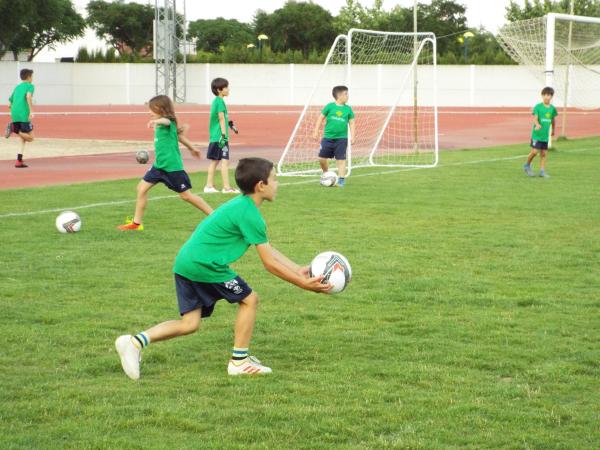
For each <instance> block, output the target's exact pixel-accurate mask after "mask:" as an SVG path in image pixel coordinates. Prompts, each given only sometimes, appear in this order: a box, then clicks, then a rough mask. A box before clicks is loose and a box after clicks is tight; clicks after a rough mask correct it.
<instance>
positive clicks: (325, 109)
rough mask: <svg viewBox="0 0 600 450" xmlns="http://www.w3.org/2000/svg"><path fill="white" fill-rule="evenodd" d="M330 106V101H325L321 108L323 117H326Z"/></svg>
mask: <svg viewBox="0 0 600 450" xmlns="http://www.w3.org/2000/svg"><path fill="white" fill-rule="evenodd" d="M330 106H331V103H327V104H326V105H325V106H324V107H323V109H322V110H321V114H323V115H324V116H325V117H327V115H328V114H329V107H330Z"/></svg>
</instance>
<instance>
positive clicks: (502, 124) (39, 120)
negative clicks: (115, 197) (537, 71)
mask: <svg viewBox="0 0 600 450" xmlns="http://www.w3.org/2000/svg"><path fill="white" fill-rule="evenodd" d="M208 111H209V108H208V107H207V106H205V105H178V107H177V114H178V118H179V121H180V122H181V123H187V124H189V125H190V130H189V136H190V138H191V139H192V140H193V141H195V142H206V141H207V140H208ZM300 112H301V108H299V107H291V106H290V107H286V106H235V105H233V106H230V107H229V116H230V118H231V119H233V120H234V121H235V123H236V125H237V127H238V129H239V130H240V134H239V135H234V136H232V137H231V147H232V149H231V154H232V163H233V164H232V165H234V164H235V162H236V161H237V160H239V159H240V158H243V157H246V156H250V155H252V156H262V157H266V158H270V159H272V160H275V161H276V160H277V159H278V157H279V155H280V153H281V151H282V149H283V148H284V147H285V144H286V143H287V140H288V138H289V136H290V134H291V132H292V130H293V128H294V125H295V124H296V121H297V119H298V117H299V114H300ZM529 114H530V112H529V109H527V108H485V109H484V108H440V110H439V142H440V149H441V150H452V149H463V148H481V147H486V146H495V145H503V144H517V143H524V145H526V144H525V143H526V142H527V141H528V140H529V135H530V134H529V133H530V129H531V125H530V124H531V120H530V118H529ZM569 114H570V116H569V117H570V120H569V124H568V126H569V137H573V138H575V137H584V136H596V135H600V111H598V110H595V111H587V112H586V111H572V112H571V111H570V112H569ZM5 117H6V116H5ZM148 119H149V114H148V113H147V108H146V107H145V106H143V105H135V106H132V105H120V106H106V105H103V106H37V107H36V116H35V118H34V125H35V134H36V136H37V137H44V138H62V139H99V140H137V141H144V140H145V141H148V142H151V141H152V139H153V131H152V130H150V129H148V128H147V127H146V123H147V121H148ZM557 122H558V123H557V125H559V126H560V123H561V120H560V116H559V118H558V119H557ZM558 131H559V132H560V129H559V130H558ZM34 152H35V143H34V144H33V145H31V147H29V149H28V153H29V154H30V155H31V154H32V153H34ZM184 161H185V162H184V164H185V167H186V170H187V171H188V172H195V171H198V170H204V169H205V168H206V162H205V160H201V161H198V160H195V159H193V158H191V157H190V156H189V155H188V154H187V153H186V154H185V156H184ZM29 162H30V167H29V168H27V169H15V168H14V164H13V162H12V161H1V162H0V189H14V188H23V187H32V186H46V185H52V184H72V183H79V182H88V181H98V180H112V179H121V178H133V177H141V176H142V175H143V173H144V171H145V167H143V166H140V165H139V164H137V163H136V162H135V159H134V158H133V157H132V154H128V153H113V154H99V155H88V156H64V157H50V158H36V159H31V160H29ZM193 178H194V177H193ZM198 187H200V185H199V181H198V180H197V179H196V180H195V188H196V190H198Z"/></svg>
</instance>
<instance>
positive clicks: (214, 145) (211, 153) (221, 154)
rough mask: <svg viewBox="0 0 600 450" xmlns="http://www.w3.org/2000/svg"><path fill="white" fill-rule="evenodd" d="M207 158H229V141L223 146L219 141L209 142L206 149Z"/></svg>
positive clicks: (217, 159)
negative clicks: (221, 146)
mask: <svg viewBox="0 0 600 450" xmlns="http://www.w3.org/2000/svg"><path fill="white" fill-rule="evenodd" d="M206 159H212V160H213V161H221V160H222V159H227V160H229V143H227V144H225V147H223V148H220V147H219V143H218V142H211V143H209V144H208V150H207V151H206Z"/></svg>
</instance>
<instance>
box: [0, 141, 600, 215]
mask: <svg viewBox="0 0 600 450" xmlns="http://www.w3.org/2000/svg"><path fill="white" fill-rule="evenodd" d="M590 150H597V147H590V148H581V149H577V150H571V151H563V152H562V153H582V152H587V151H590ZM525 157H527V154H523V155H517V156H507V157H504V158H492V159H477V160H473V161H463V162H456V163H450V164H439V165H438V166H436V167H433V169H439V168H444V167H455V166H467V165H470V164H483V163H494V162H500V161H510V160H513V159H522V158H525ZM431 169H432V168H427V169H424V168H421V167H408V168H405V169H393V170H383V171H379V172H369V173H362V174H358V175H352V178H362V177H372V176H376V175H386V174H390V173H399V172H412V171H413V170H431ZM313 183H315V179H314V178H311V179H310V180H303V181H292V182H289V183H279V185H280V186H298V185H302V184H313ZM178 197H179V195H161V196H159V197H152V198H149V199H148V201H154V200H165V199H171V198H178ZM129 203H135V199H133V200H132V199H129V200H115V201H110V202H100V203H91V204H88V205H80V206H71V207H64V208H52V209H42V210H39V211H26V212H12V213H6V214H0V219H4V218H8V217H23V216H36V215H40V214H48V213H56V212H62V211H77V210H80V209H88V208H97V207H102V206H114V205H126V204H129Z"/></svg>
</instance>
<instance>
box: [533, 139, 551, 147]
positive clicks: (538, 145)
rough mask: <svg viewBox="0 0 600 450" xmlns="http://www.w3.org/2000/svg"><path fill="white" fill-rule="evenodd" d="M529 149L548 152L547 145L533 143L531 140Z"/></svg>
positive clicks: (540, 142) (539, 142)
mask: <svg viewBox="0 0 600 450" xmlns="http://www.w3.org/2000/svg"><path fill="white" fill-rule="evenodd" d="M531 148H535V149H537V150H548V143H547V142H542V141H534V140H533V139H532V140H531Z"/></svg>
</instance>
